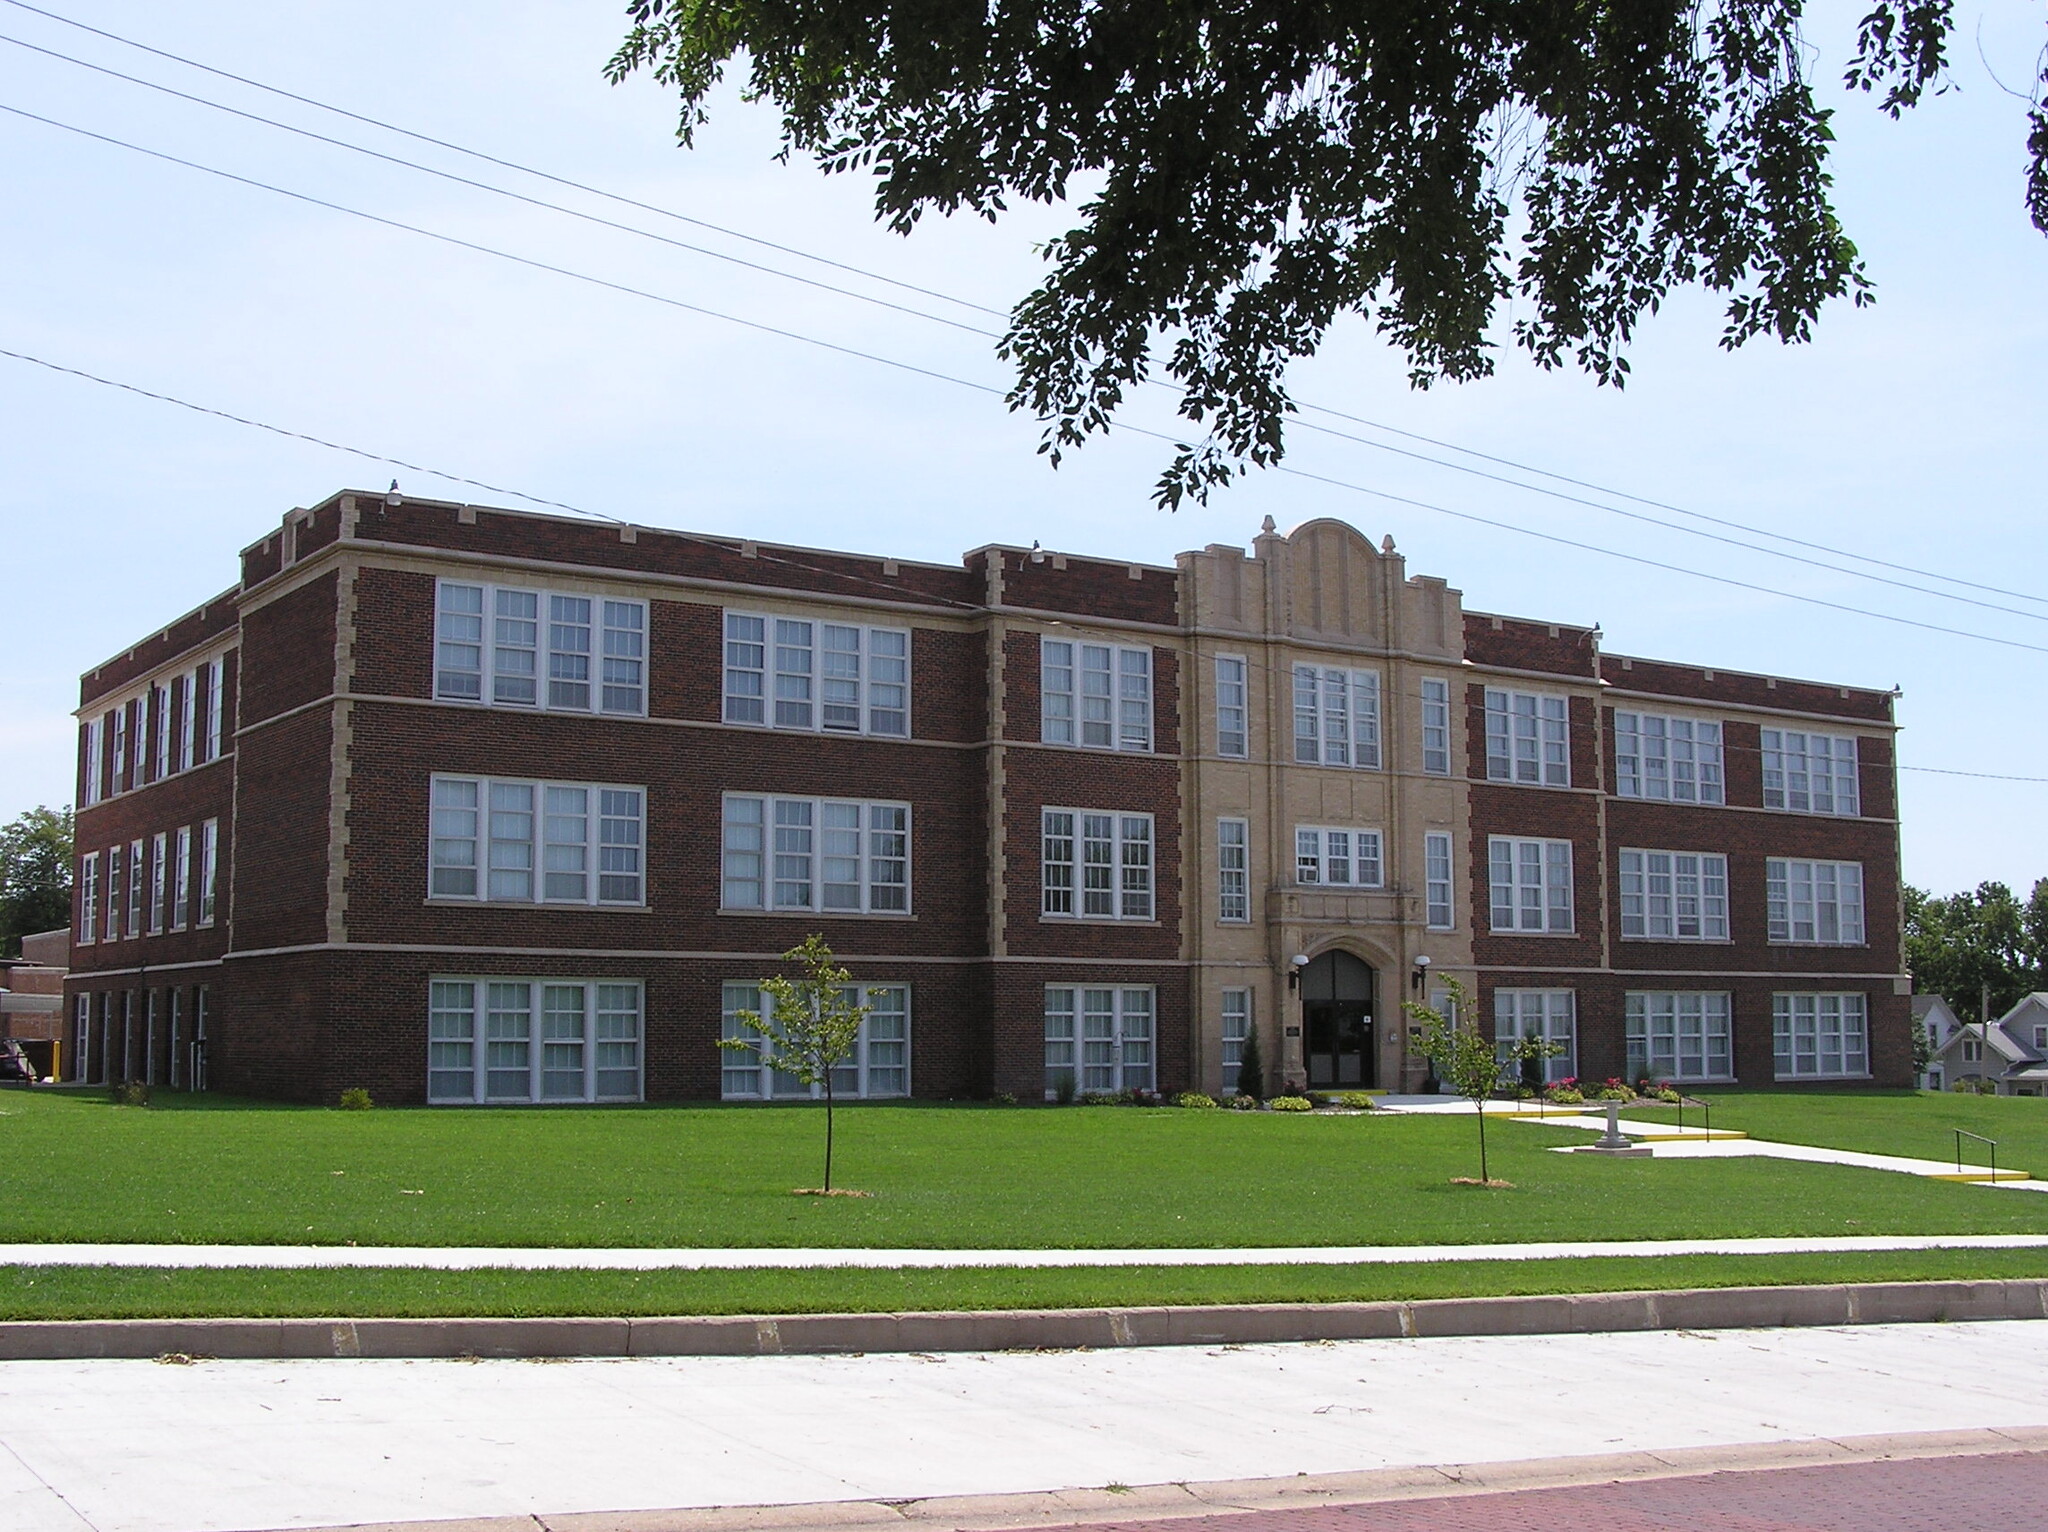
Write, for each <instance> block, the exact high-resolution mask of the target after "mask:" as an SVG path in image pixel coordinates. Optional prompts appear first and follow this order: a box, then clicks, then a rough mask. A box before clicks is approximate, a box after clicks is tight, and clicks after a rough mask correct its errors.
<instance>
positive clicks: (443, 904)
mask: <svg viewBox="0 0 2048 1532" xmlns="http://www.w3.org/2000/svg"><path fill="white" fill-rule="evenodd" d="M420 903H421V904H422V905H423V906H424V907H425V908H428V909H441V910H462V909H470V910H582V911H585V912H586V913H587V912H591V911H603V912H607V913H610V912H616V913H618V914H621V915H649V914H652V913H653V912H654V906H653V905H651V904H572V903H570V902H569V901H568V900H566V899H465V898H463V897H461V896H460V895H456V894H439V895H436V894H429V895H427V897H426V898H425V899H423V900H421V901H420Z"/></svg>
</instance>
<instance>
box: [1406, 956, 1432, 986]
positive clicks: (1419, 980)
mask: <svg viewBox="0 0 2048 1532" xmlns="http://www.w3.org/2000/svg"><path fill="white" fill-rule="evenodd" d="M1428 982H1429V954H1428V953H1427V952H1418V953H1416V954H1415V972H1414V973H1412V974H1410V975H1409V976H1408V987H1409V988H1410V989H1413V990H1419V989H1421V988H1422V986H1423V985H1425V984H1427V983H1428Z"/></svg>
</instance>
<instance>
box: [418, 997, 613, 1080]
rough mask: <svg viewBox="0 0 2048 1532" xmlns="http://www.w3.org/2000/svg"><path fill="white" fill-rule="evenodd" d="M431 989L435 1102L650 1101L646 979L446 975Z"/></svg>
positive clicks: (430, 1060)
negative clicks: (644, 1094)
mask: <svg viewBox="0 0 2048 1532" xmlns="http://www.w3.org/2000/svg"><path fill="white" fill-rule="evenodd" d="M428 991H429V998H428V1010H427V1099H428V1100H429V1101H432V1102H445V1103H460V1102H477V1101H483V1102H494V1103H510V1102H548V1103H568V1102H582V1101H638V1100H639V1099H640V1096H641V1085H640V1065H641V1018H642V1013H643V1010H644V996H643V993H642V990H641V986H640V985H639V984H638V983H637V982H624V983H621V982H616V981H613V980H608V979H507V978H497V977H492V978H451V979H438V978H437V979H435V980H433V981H432V983H431V984H430V985H429V986H428Z"/></svg>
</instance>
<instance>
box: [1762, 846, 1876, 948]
mask: <svg viewBox="0 0 2048 1532" xmlns="http://www.w3.org/2000/svg"><path fill="white" fill-rule="evenodd" d="M1764 905H1765V916H1766V931H1767V934H1768V938H1769V940H1770V942H1771V944H1772V945H1773V946H1781V947H1861V946H1863V945H1865V942H1866V939H1867V928H1866V926H1865V924H1864V906H1863V864H1862V863H1861V862H1818V861H1809V860H1806V859H1804V858H1800V857H1776V856H1774V857H1769V858H1766V859H1765V861H1764Z"/></svg>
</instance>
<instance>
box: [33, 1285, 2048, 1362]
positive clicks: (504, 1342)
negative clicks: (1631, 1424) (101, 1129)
mask: <svg viewBox="0 0 2048 1532" xmlns="http://www.w3.org/2000/svg"><path fill="white" fill-rule="evenodd" d="M1986 1319H2048V1278H2038V1277H2037V1278H2026V1279H2022V1280H2017V1281H1983V1282H1866V1283H1853V1284H1835V1285H1826V1286H1788V1287H1718V1288H1680V1289H1676V1290H1673V1291H1670V1292H1638V1293H1584V1294H1557V1295H1547V1296H1535V1297H1517V1298H1430V1299H1423V1300H1418V1301H1416V1302H1412V1303H1400V1302H1385V1303H1322V1304H1316V1303H1275V1304H1240V1305H1201V1306H1197V1305H1190V1306H1187V1307H1179V1308H1176V1307H1156V1308H1122V1309H1009V1310H992V1311H989V1312H985V1313H973V1312H962V1313H948V1312H941V1313H923V1314H795V1315H785V1316H780V1317H775V1318H755V1317H732V1316H722V1315H716V1316H682V1317H675V1318H648V1319H575V1318H563V1319H85V1320H14V1321H8V1322H0V1361H38V1360H40V1361H57V1360H85V1359H93V1358H140V1357H157V1356H165V1355H173V1354H179V1355H186V1356H206V1357H221V1358H236V1359H256V1360H278V1359H302V1358H313V1357H578V1356H583V1357H636V1356H777V1355H820V1354H831V1353H849V1352H861V1353H866V1352H889V1351H1017V1350H1071V1349H1075V1348H1079V1347H1090V1348H1101V1349H1108V1348H1111V1347H1117V1346H1214V1345H1250V1344H1257V1343H1261V1342H1275V1341H1312V1340H1394V1339H1400V1338H1404V1337H1414V1336H1453V1335H1585V1334H1593V1333H1596V1332H1602V1331H1620V1330H1727V1329H1736V1330H1739V1329H1761V1328H1773V1329H1775V1328H1780V1327H1784V1326H1797V1325H1855V1324H1933V1323H1942V1322H1950V1321H1958V1320H1986Z"/></svg>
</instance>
